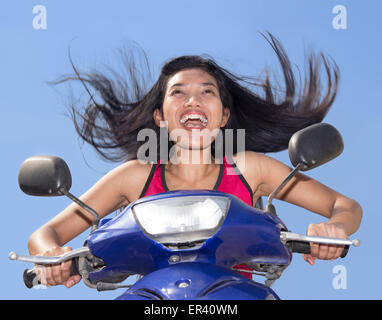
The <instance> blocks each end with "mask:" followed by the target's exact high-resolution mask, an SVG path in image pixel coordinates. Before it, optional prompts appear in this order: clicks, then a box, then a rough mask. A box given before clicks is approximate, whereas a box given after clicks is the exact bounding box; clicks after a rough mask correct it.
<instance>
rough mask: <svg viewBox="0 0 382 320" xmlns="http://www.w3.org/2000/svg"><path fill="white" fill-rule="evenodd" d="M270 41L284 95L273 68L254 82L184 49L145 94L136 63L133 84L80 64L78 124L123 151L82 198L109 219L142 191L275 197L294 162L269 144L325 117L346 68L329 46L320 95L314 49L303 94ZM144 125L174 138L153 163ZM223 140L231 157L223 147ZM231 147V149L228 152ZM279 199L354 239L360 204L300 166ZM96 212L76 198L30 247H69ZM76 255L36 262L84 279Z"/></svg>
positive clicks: (332, 249)
mask: <svg viewBox="0 0 382 320" xmlns="http://www.w3.org/2000/svg"><path fill="white" fill-rule="evenodd" d="M267 40H268V42H269V43H270V44H271V46H272V48H273V49H274V51H275V52H276V54H277V56H278V59H279V61H280V63H281V67H282V70H283V75H284V80H285V92H284V93H285V96H284V98H283V99H281V98H280V97H279V96H278V95H277V94H275V93H274V91H275V89H274V88H272V86H271V83H270V81H269V77H268V74H267V76H266V78H265V81H263V82H254V81H252V82H251V81H250V79H249V78H243V77H238V76H236V75H234V74H232V73H230V72H229V71H227V70H225V69H223V68H222V67H220V66H218V65H217V64H216V63H215V62H214V61H213V60H211V59H205V58H201V57H199V56H183V57H178V58H176V59H173V60H171V61H169V62H168V63H166V64H165V65H164V66H163V68H162V70H161V73H160V76H159V78H158V80H157V82H156V83H155V84H154V86H153V87H152V88H151V90H149V91H148V92H147V93H146V92H144V91H143V90H142V89H141V84H140V82H139V80H138V77H137V76H136V72H135V69H134V63H132V62H130V64H129V70H130V82H131V83H130V86H124V85H121V83H120V82H113V81H111V80H110V79H108V78H107V77H105V76H104V75H102V74H99V73H93V74H86V75H81V74H80V73H79V72H77V70H76V69H75V68H74V66H73V68H74V70H75V73H76V76H75V78H74V79H76V80H80V81H81V82H82V84H83V85H84V86H85V88H86V90H87V92H88V93H89V95H90V100H89V102H88V104H87V106H86V109H85V112H84V113H81V112H79V111H78V110H76V109H75V108H73V109H72V110H73V113H72V115H73V120H74V124H75V127H76V130H77V132H78V133H79V135H80V136H81V137H82V138H83V139H84V140H85V141H87V142H88V143H90V144H91V145H92V146H94V147H95V149H96V150H97V151H98V152H99V153H100V154H101V155H102V156H103V157H104V158H105V159H108V160H113V161H120V160H125V162H124V163H122V164H121V165H119V166H118V167H116V168H115V169H113V170H112V171H110V172H109V173H108V174H106V175H105V176H104V177H102V178H101V179H100V180H99V181H98V182H97V183H96V184H95V185H94V186H93V187H92V188H91V189H90V190H89V191H87V192H86V193H85V194H84V195H83V196H82V197H81V199H82V200H83V201H84V202H85V203H87V204H88V205H89V206H90V207H92V208H94V209H95V210H96V211H97V212H98V213H99V215H100V217H101V218H102V217H105V216H106V215H107V214H109V213H111V212H113V211H115V210H117V209H118V208H122V207H124V206H126V205H128V204H129V203H131V202H133V201H135V200H137V199H138V198H140V197H143V196H147V195H150V194H155V193H159V192H164V191H167V190H176V189H216V190H220V191H223V192H229V193H231V194H234V195H236V196H238V197H239V198H240V199H242V200H243V201H244V202H246V203H247V204H249V205H253V204H255V203H256V202H257V200H258V199H260V198H261V197H262V196H268V195H269V194H270V193H271V192H272V191H273V190H274V189H275V188H276V187H277V186H278V185H279V184H280V182H281V181H282V180H283V179H284V178H285V177H286V176H287V175H288V173H289V172H290V168H289V167H287V166H286V165H284V164H282V163H280V162H279V161H277V160H275V159H273V158H271V157H268V156H266V155H264V154H263V153H267V152H276V151H280V150H283V149H286V148H287V146H288V141H289V138H290V137H291V136H292V134H293V133H294V132H296V131H298V130H300V129H302V128H305V127H307V126H309V125H311V124H314V123H317V122H320V121H322V119H323V118H324V116H325V115H326V113H327V112H328V110H329V108H330V106H331V105H332V103H333V101H334V98H335V96H336V91H337V84H338V69H337V67H336V65H335V64H334V66H333V65H331V64H329V62H328V61H327V59H326V58H325V57H324V55H321V57H320V58H321V61H322V63H323V65H324V67H325V70H326V74H327V79H328V89H327V92H326V95H325V96H324V97H323V98H322V97H321V92H320V73H319V65H320V63H319V62H320V60H319V59H317V58H316V57H315V56H314V55H311V56H310V59H309V77H308V79H306V81H307V83H306V84H305V85H304V87H303V92H302V94H299V95H298V96H296V90H295V81H294V75H293V72H292V70H291V66H290V62H289V60H288V57H287V55H286V53H285V51H284V50H283V48H282V46H281V45H280V43H279V42H278V41H277V39H275V38H274V37H273V36H272V35H271V34H269V39H267ZM69 79H71V80H72V79H73V78H69ZM66 80H68V78H66V79H64V80H63V81H66ZM89 85H90V86H92V87H93V88H94V89H95V90H96V91H97V92H98V93H99V95H100V97H101V102H97V101H96V99H95V98H94V96H93V95H92V94H91V93H90V90H89V89H88V86H89ZM250 85H255V86H260V87H261V88H262V89H263V90H264V94H265V96H264V98H262V97H260V95H258V94H256V93H255V92H254V91H251V90H250V89H249V86H250ZM131 89H134V90H133V91H132V90H131ZM118 90H119V91H118ZM143 129H151V130H152V132H154V136H155V137H156V141H159V140H160V131H161V129H165V130H167V131H168V132H169V134H170V140H171V141H170V142H169V141H168V140H167V139H166V141H165V142H167V143H165V144H163V143H157V147H156V155H155V156H156V157H155V159H154V161H152V162H153V163H150V162H147V161H146V162H145V161H141V160H142V157H140V156H139V155H141V156H142V155H146V153H147V152H142V148H143V149H144V147H145V144H146V143H148V141H147V140H144V139H141V138H139V137H140V135H139V133H140V132H142V130H143ZM239 129H244V130H245V131H244V132H245V135H244V138H245V150H243V149H242V148H241V147H240V144H237V143H236V141H237V139H236V138H238V136H239V135H238V132H239ZM229 130H231V132H233V137H234V138H233V139H230V141H229V142H230V143H231V145H230V143H228V144H227V143H226V139H227V135H225V134H224V133H225V132H228V131H229ZM219 132H222V133H223V134H222V135H221V136H219V137H223V143H222V144H221V143H220V144H219V145H218V139H217V137H218V133H219ZM162 140H163V139H162ZM161 142H163V141H161ZM222 145H223V146H224V147H225V148H223V149H224V152H223V153H224V154H225V155H226V156H225V157H224V158H221V157H218V156H216V155H217V154H218V152H217V150H218V149H219V148H220V147H221V146H222ZM227 146H228V147H227ZM227 148H228V149H230V150H231V154H229V155H228V156H227V153H229V152H228V151H227ZM146 151H147V150H146ZM167 159H169V161H167ZM233 172H234V173H235V174H232V173H233ZM277 198H278V199H280V200H284V201H287V202H289V203H292V204H295V205H297V206H301V207H303V208H305V209H307V210H310V211H312V212H315V213H317V214H320V215H322V216H324V217H326V218H328V221H327V222H323V223H319V224H311V225H310V226H309V227H308V230H307V234H308V235H315V236H328V237H338V238H347V237H348V236H349V235H351V234H352V233H354V232H355V231H356V230H357V229H358V228H359V225H360V222H361V217H362V209H361V207H360V206H359V204H358V203H357V202H356V201H354V200H352V199H349V198H347V197H345V196H344V195H341V194H340V193H338V192H336V191H334V190H332V189H330V188H328V187H326V186H324V185H322V184H321V183H319V182H318V181H315V180H314V179H312V178H310V177H308V176H306V175H303V174H301V173H300V174H298V175H297V176H296V177H295V178H293V179H292V181H291V182H290V183H289V184H288V187H287V188H284V189H283V190H282V191H281V192H280V193H279V194H278V195H277ZM91 221H92V217H91V216H89V214H88V213H87V212H86V211H84V210H83V209H81V208H80V207H79V206H78V205H76V204H74V203H73V204H71V205H69V206H68V207H67V208H66V209H64V210H63V211H62V212H61V213H60V214H58V215H57V216H56V217H54V218H53V219H52V220H50V221H49V222H48V223H46V224H45V225H44V226H42V227H41V228H39V229H38V230H36V231H35V232H34V233H33V234H32V235H31V237H30V239H29V243H28V247H29V251H30V253H31V254H32V255H59V254H62V253H64V252H67V251H69V250H71V248H69V247H63V246H64V245H65V244H66V243H67V242H68V241H70V240H71V239H73V238H74V237H76V236H77V235H79V234H80V233H82V232H83V231H85V230H86V229H87V228H88V227H89V226H90V225H91ZM342 249H343V247H339V246H331V245H330V246H329V245H318V244H311V254H310V255H304V259H305V260H306V261H307V262H308V263H310V264H311V265H313V264H314V261H315V259H316V258H318V259H336V258H338V257H339V256H340V254H341V252H342ZM70 263H71V262H65V263H62V264H61V265H58V266H51V267H45V268H44V272H42V271H41V270H42V269H40V270H38V272H39V274H40V279H41V282H42V283H43V284H47V285H58V284H64V285H65V286H66V287H71V286H73V285H74V284H76V283H78V282H79V281H80V276H78V275H76V276H70V275H69V270H70ZM240 267H242V266H240ZM42 274H44V276H42Z"/></svg>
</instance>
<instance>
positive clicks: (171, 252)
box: [9, 123, 360, 300]
mask: <svg viewBox="0 0 382 320" xmlns="http://www.w3.org/2000/svg"><path fill="white" fill-rule="evenodd" d="M288 150H289V156H290V160H291V162H292V164H293V166H294V167H295V168H294V170H292V171H291V173H290V174H289V176H288V177H287V178H286V179H285V180H284V181H283V182H282V183H281V185H280V186H279V187H278V188H277V189H276V190H275V191H274V192H272V194H271V195H270V196H269V197H268V201H267V205H266V207H265V209H264V208H253V207H250V206H248V205H247V204H246V203H244V202H243V201H241V200H240V199H238V198H237V197H235V196H232V195H230V194H225V193H222V192H218V191H210V190H181V191H171V192H166V193H162V194H157V195H153V196H149V197H145V198H141V199H139V200H137V201H135V202H133V203H131V204H130V205H129V206H128V207H126V208H125V209H124V210H123V211H122V212H120V213H119V214H118V215H117V216H115V217H114V218H112V219H103V220H101V221H100V220H99V217H98V214H97V212H95V211H94V210H93V209H92V208H90V207H88V206H87V205H86V204H85V203H83V202H82V201H81V200H80V199H78V198H76V197H75V196H73V195H72V194H71V193H70V192H69V189H70V187H71V174H70V171H69V168H68V166H67V165H66V163H65V162H64V161H63V160H62V159H60V158H58V157H53V156H35V157H31V158H28V159H27V160H26V161H24V163H23V164H22V166H21V168H20V172H19V185H20V187H21V189H22V190H23V191H24V192H25V193H27V194H30V195H38V196H57V195H66V196H68V197H69V198H70V199H72V200H73V201H75V202H76V203H77V204H79V205H80V206H81V207H83V208H84V209H85V210H87V211H89V212H90V213H92V215H93V216H94V222H93V226H92V231H91V233H90V235H89V237H88V238H87V240H86V242H85V244H84V247H82V248H79V249H75V250H73V251H70V252H68V253H65V254H63V255H61V256H57V257H46V256H40V257H39V256H20V255H17V254H16V253H14V252H11V253H10V254H9V258H10V259H11V260H19V261H25V262H32V263H35V264H38V265H44V264H49V265H51V264H59V263H61V262H63V261H67V260H72V270H71V274H80V275H81V276H82V280H83V282H84V283H85V284H86V285H87V286H88V287H90V288H93V289H97V290H98V291H104V290H114V289H117V288H124V287H125V288H126V287H127V288H128V289H127V291H125V292H124V293H123V294H122V295H120V296H119V297H118V298H117V299H120V300H132V299H134V300H136V299H139V300H166V299H174V300H187V299H192V300H196V299H200V300H205V299H213V300H236V299H239V300H252V299H261V300H263V299H279V297H278V295H277V294H276V293H275V292H274V291H273V290H272V289H271V288H270V286H271V285H272V284H273V282H274V281H275V280H276V279H278V278H279V277H280V276H281V274H282V272H283V271H284V270H285V269H286V268H287V267H288V266H289V265H290V263H291V260H292V253H293V252H298V253H310V243H311V242H314V243H325V244H335V245H341V246H344V251H343V253H342V257H345V255H346V254H347V252H348V248H349V246H350V245H354V246H359V244H360V242H359V240H348V239H337V238H325V237H312V236H304V235H299V234H295V233H292V232H290V231H289V230H288V228H287V227H286V226H285V224H284V223H283V222H282V221H281V220H280V218H279V217H278V216H277V214H276V210H275V208H274V206H273V205H272V200H273V198H274V197H275V195H276V194H277V193H278V192H279V191H280V190H281V189H282V187H283V186H285V185H286V184H287V182H288V181H289V180H290V179H291V178H292V177H293V176H294V175H295V174H296V173H297V172H298V171H300V170H301V171H306V170H309V169H312V168H314V167H317V166H319V165H322V164H324V163H326V162H327V161H330V160H331V159H333V158H335V157H337V156H338V155H339V154H340V153H341V152H342V150H343V141H342V137H341V135H340V133H339V132H338V131H337V130H336V129H335V128H334V127H332V126H331V125H329V124H325V123H321V124H316V125H313V126H310V127H308V128H305V129H303V130H301V131H299V132H297V133H296V134H295V135H293V137H292V138H291V140H290V143H289V148H288ZM242 264H245V265H247V266H248V267H249V268H250V269H251V270H246V269H242V270H240V269H239V270H238V269H234V268H233V267H234V266H237V265H242ZM238 271H242V272H249V273H252V274H256V275H261V276H264V277H265V279H266V280H265V283H264V284H261V283H258V282H254V281H253V280H251V279H249V278H247V277H244V276H243V275H241V274H239V273H238ZM131 275H139V280H138V281H137V282H136V283H135V284H132V285H123V284H121V282H123V281H124V280H125V279H126V278H127V277H129V276H131ZM23 277H24V282H25V285H26V286H27V287H28V288H31V287H33V286H34V285H37V284H39V281H38V279H37V277H36V274H35V272H34V269H31V270H25V272H24V275H23Z"/></svg>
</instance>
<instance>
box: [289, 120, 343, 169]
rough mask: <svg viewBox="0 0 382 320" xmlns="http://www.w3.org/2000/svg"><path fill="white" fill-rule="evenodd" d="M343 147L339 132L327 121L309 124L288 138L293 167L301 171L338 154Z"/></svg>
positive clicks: (314, 166) (320, 163)
mask: <svg viewBox="0 0 382 320" xmlns="http://www.w3.org/2000/svg"><path fill="white" fill-rule="evenodd" d="M343 149H344V142H343V139H342V136H341V134H340V133H339V132H338V130H337V129H336V128H334V127H333V126H332V125H330V124H327V123H318V124H314V125H311V126H309V127H307V128H304V129H302V130H300V131H298V132H296V133H295V134H294V135H293V136H292V138H291V139H290V140H289V146H288V152H289V158H290V161H291V163H292V164H293V166H294V167H296V166H297V165H299V164H300V166H299V169H300V170H301V171H307V170H310V169H313V168H316V167H318V166H320V165H323V164H324V163H326V162H328V161H330V160H332V159H334V158H336V157H337V156H339V155H340V154H341V153H342V151H343Z"/></svg>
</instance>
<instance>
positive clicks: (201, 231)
mask: <svg viewBox="0 0 382 320" xmlns="http://www.w3.org/2000/svg"><path fill="white" fill-rule="evenodd" d="M229 202H230V200H229V198H226V197H216V196H212V197H211V196H210V197H208V196H183V197H175V198H167V199H159V200H153V201H149V202H144V203H139V204H136V205H135V206H133V208H132V211H133V213H134V216H135V219H136V221H137V223H138V225H139V226H140V227H141V228H142V230H143V231H144V233H145V234H146V235H147V236H148V237H149V238H151V239H153V240H155V241H157V242H160V243H163V244H179V243H190V242H199V241H203V240H205V239H207V238H209V237H211V236H212V235H214V234H215V233H216V232H217V231H218V230H219V228H220V226H221V225H222V223H223V221H224V219H225V217H226V215H227V211H228V208H229Z"/></svg>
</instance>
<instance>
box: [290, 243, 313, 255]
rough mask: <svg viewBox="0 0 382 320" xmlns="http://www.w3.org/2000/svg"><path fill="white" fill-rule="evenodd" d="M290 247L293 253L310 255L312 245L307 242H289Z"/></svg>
mask: <svg viewBox="0 0 382 320" xmlns="http://www.w3.org/2000/svg"><path fill="white" fill-rule="evenodd" d="M288 247H289V249H290V250H291V251H292V252H296V253H305V254H310V243H309V242H305V241H289V242H288Z"/></svg>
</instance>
